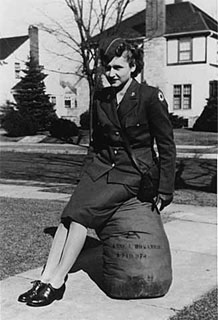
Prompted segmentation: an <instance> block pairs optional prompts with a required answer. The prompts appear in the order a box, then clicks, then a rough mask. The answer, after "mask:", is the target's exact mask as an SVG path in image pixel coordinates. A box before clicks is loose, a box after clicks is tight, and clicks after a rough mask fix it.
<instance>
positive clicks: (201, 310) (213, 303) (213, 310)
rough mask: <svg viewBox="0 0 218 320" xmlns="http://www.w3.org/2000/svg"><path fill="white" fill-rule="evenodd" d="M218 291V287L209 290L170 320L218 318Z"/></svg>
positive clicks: (207, 319) (210, 319)
mask: <svg viewBox="0 0 218 320" xmlns="http://www.w3.org/2000/svg"><path fill="white" fill-rule="evenodd" d="M217 293H218V292H217V288H215V289H213V290H211V291H209V292H207V293H206V294H205V295H203V296H202V297H201V298H200V299H199V300H197V301H195V302H194V303H193V304H192V305H191V306H187V307H185V308H184V309H182V310H180V311H179V312H177V313H176V315H175V316H173V317H171V318H170V319H169V320H217Z"/></svg>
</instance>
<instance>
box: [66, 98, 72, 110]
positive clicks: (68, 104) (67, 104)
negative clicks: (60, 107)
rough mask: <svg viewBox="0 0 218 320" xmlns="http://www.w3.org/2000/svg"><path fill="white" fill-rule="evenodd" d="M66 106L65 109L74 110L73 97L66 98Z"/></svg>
mask: <svg viewBox="0 0 218 320" xmlns="http://www.w3.org/2000/svg"><path fill="white" fill-rule="evenodd" d="M64 106H65V108H72V103H71V97H68V96H66V97H65V98H64Z"/></svg>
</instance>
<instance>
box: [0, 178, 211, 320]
mask: <svg viewBox="0 0 218 320" xmlns="http://www.w3.org/2000/svg"><path fill="white" fill-rule="evenodd" d="M43 189H45V188H43ZM0 192H1V196H4V197H5V196H6V197H16V198H32V199H49V200H52V201H54V200H65V201H67V200H68V198H69V195H67V194H60V193H59V194H57V193H52V192H43V191H42V188H41V187H36V186H34V187H32V186H13V185H7V184H4V185H0ZM166 211H168V212H170V213H171V217H173V220H172V221H171V222H168V223H167V224H165V230H166V233H167V236H168V238H169V242H170V245H171V252H172V261H173V283H172V286H171V288H170V290H169V292H168V294H167V295H166V296H165V297H162V298H158V299H147V300H146V299H141V300H127V301H122V300H114V299H110V298H109V297H107V296H106V295H105V294H104V293H103V292H102V291H101V290H100V289H99V287H98V286H97V284H96V283H95V282H94V281H93V280H92V279H91V278H90V272H87V270H88V269H89V271H90V270H91V271H92V273H93V272H95V274H96V273H97V272H98V270H100V267H101V263H102V261H101V246H98V247H95V248H92V249H88V250H86V251H85V252H84V253H83V254H82V255H81V257H80V258H79V260H78V266H77V271H74V272H72V273H70V274H69V278H68V281H67V285H66V286H67V289H66V291H65V294H64V298H63V300H61V301H55V302H54V303H53V304H52V305H50V306H47V307H41V308H30V307H27V306H26V305H25V304H21V303H19V302H17V297H18V295H19V294H20V293H22V292H24V291H25V290H26V289H27V288H29V286H30V281H32V280H34V279H37V278H38V277H39V274H40V271H41V268H38V269H35V270H29V271H27V272H24V273H22V274H17V275H16V276H13V277H9V278H7V279H5V280H3V281H1V294H2V297H1V320H15V319H16V320H30V319H31V320H38V319H40V320H49V319H52V320H73V319H74V320H135V319H137V320H167V319H169V317H170V316H172V315H174V314H175V312H176V311H177V310H181V309H182V308H183V307H184V306H186V305H189V304H191V303H193V301H194V300H196V299H198V298H199V297H201V295H203V294H204V293H206V292H207V291H209V290H211V289H212V288H214V287H215V285H216V208H214V207H197V206H190V205H177V204H172V205H170V206H169V207H168V208H166ZM99 272H100V271H99Z"/></svg>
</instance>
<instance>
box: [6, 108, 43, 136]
mask: <svg viewBox="0 0 218 320" xmlns="http://www.w3.org/2000/svg"><path fill="white" fill-rule="evenodd" d="M1 125H2V128H3V129H5V130H6V132H7V135H8V136H9V137H22V136H26V135H35V134H36V133H37V129H38V127H37V124H36V123H35V122H34V120H33V119H32V118H31V117H29V116H28V115H21V114H20V113H19V112H18V111H16V110H14V109H11V110H9V111H8V112H7V113H6V114H5V115H4V118H3V119H2V121H1Z"/></svg>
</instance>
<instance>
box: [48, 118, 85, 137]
mask: <svg viewBox="0 0 218 320" xmlns="http://www.w3.org/2000/svg"><path fill="white" fill-rule="evenodd" d="M49 132H50V134H51V136H52V137H54V138H58V139H62V140H66V141H68V140H70V138H71V137H75V136H77V135H78V134H79V129H78V127H77V125H76V124H75V123H74V122H72V121H70V120H67V119H62V118H59V119H56V120H54V121H53V122H52V124H51V126H50V129H49Z"/></svg>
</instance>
